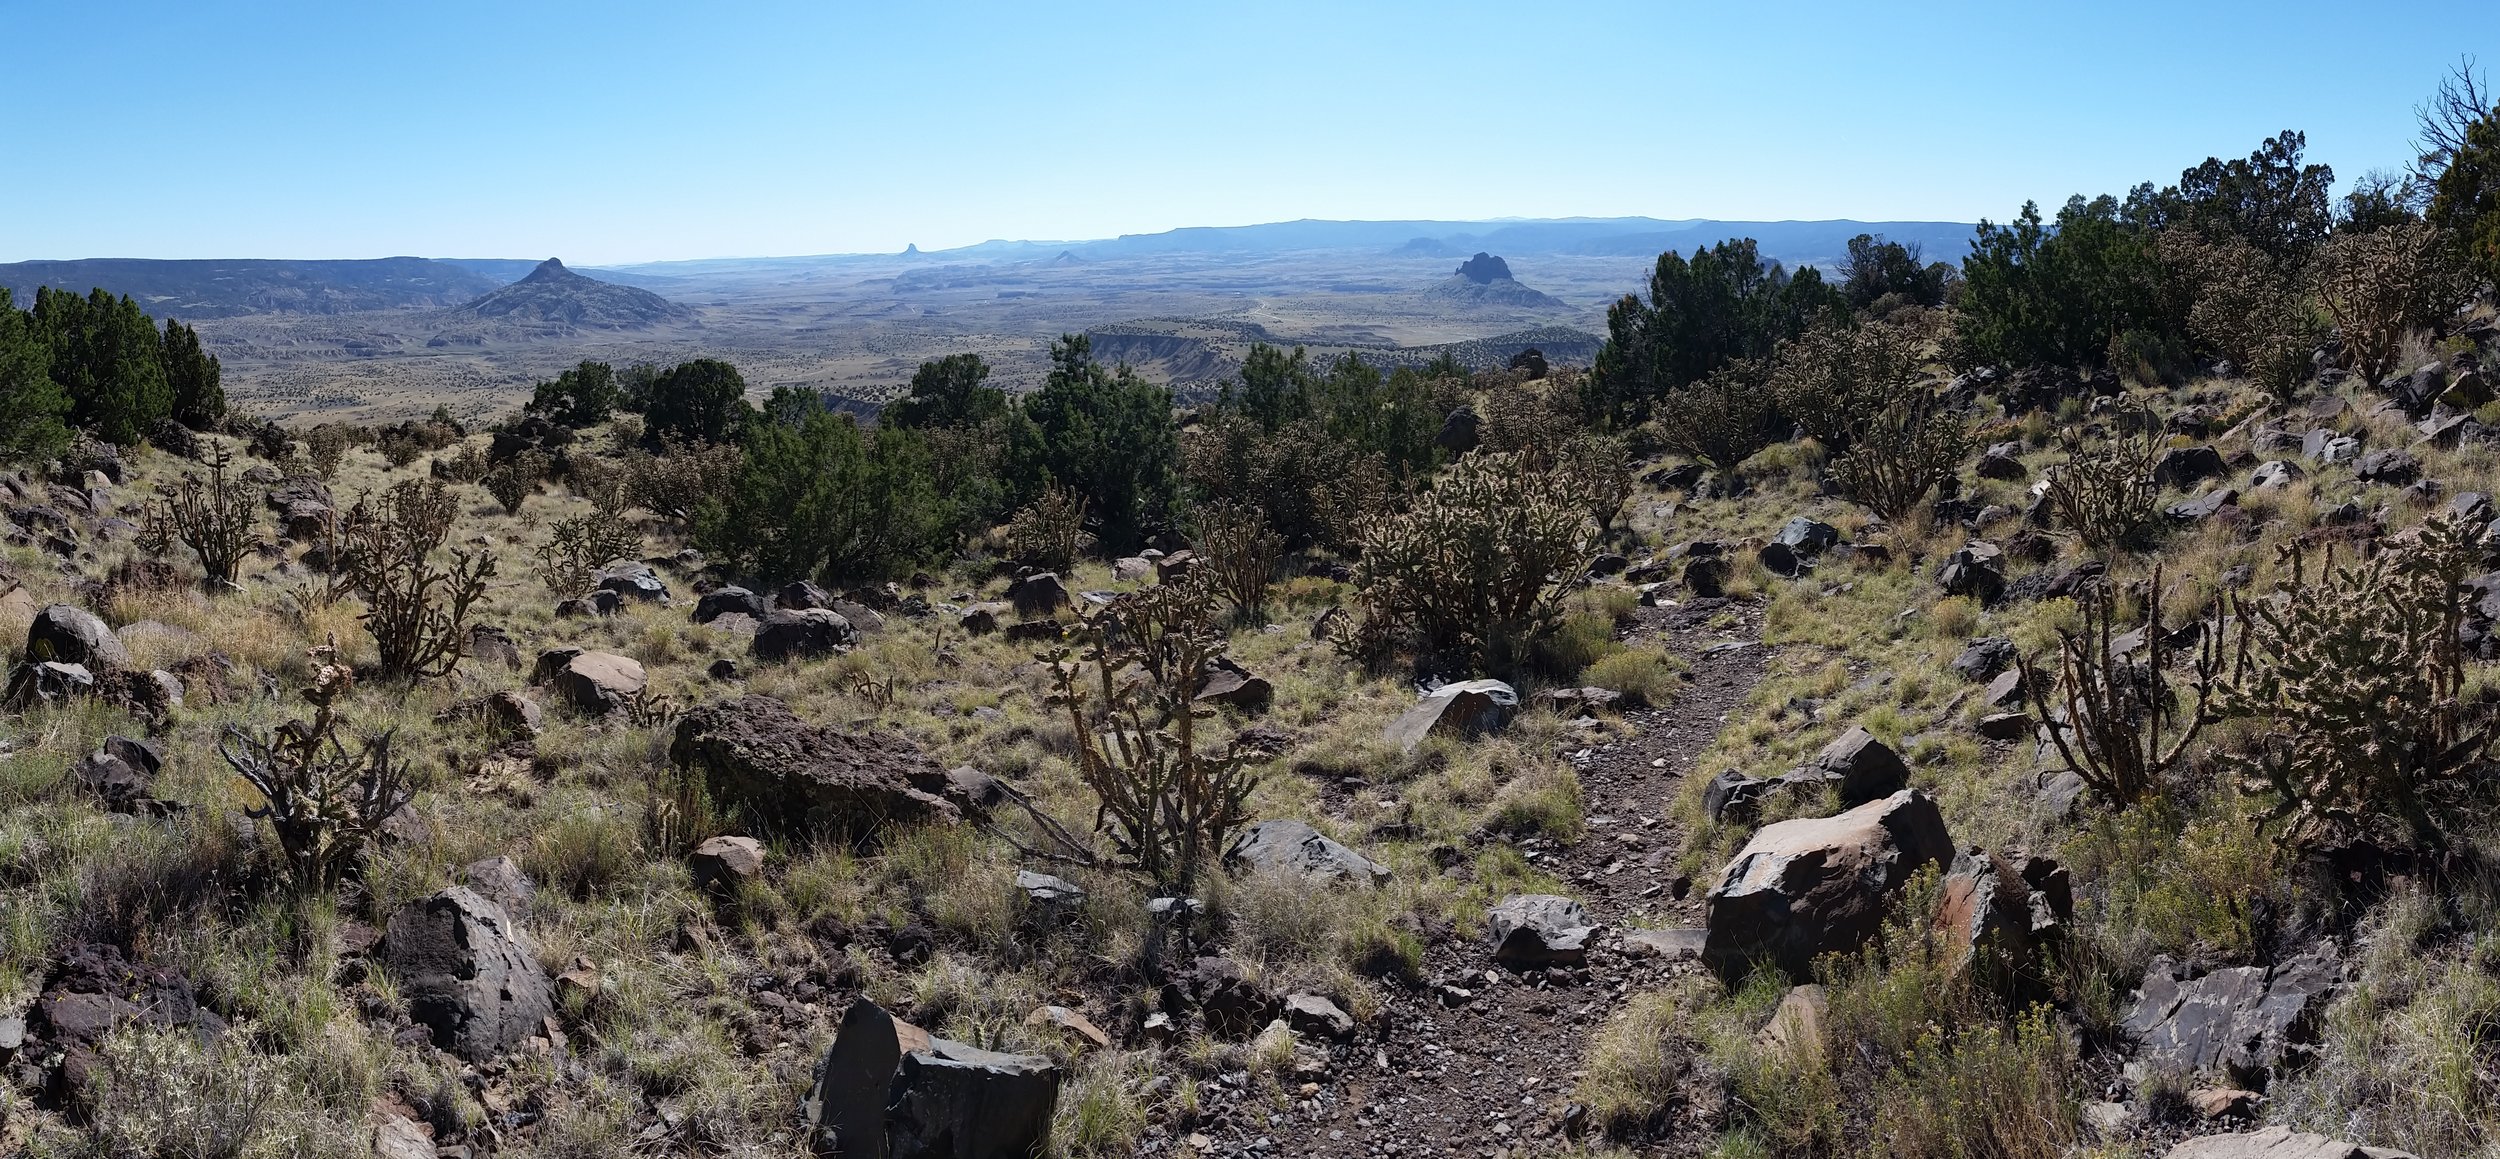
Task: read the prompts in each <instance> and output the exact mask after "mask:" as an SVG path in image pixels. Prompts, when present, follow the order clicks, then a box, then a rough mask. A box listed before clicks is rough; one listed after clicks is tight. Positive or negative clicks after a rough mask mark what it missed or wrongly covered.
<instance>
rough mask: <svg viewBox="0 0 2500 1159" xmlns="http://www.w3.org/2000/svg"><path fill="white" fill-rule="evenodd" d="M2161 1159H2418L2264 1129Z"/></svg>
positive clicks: (2192, 1144) (2188, 1144)
mask: <svg viewBox="0 0 2500 1159" xmlns="http://www.w3.org/2000/svg"><path fill="white" fill-rule="evenodd" d="M2164 1159H2418V1157H2417V1156H2415V1155H2414V1154H2413V1152H2411V1151H2399V1150H2397V1149H2395V1148H2393V1147H2364V1146H2361V1145H2360V1144H2358V1143H2346V1142H2342V1141H2340V1140H2336V1139H2329V1138H2327V1137H2326V1136H2324V1135H2312V1134H2310V1133H2308V1132H2306V1131H2295V1130H2293V1129H2291V1128H2290V1127H2268V1128H2266V1129H2265V1130H2262V1131H2242V1132H2237V1133H2234V1134H2229V1135H2206V1136H2204V1137H2202V1138H2198V1139H2189V1140H2187V1141H2185V1142H2182V1143H2180V1144H2179V1145H2178V1146H2176V1147H2172V1148H2171V1149H2170V1150H2169V1151H2168V1152H2167V1153H2165V1156H2164Z"/></svg>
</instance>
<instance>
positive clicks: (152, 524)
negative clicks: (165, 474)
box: [138, 444, 260, 583]
mask: <svg viewBox="0 0 2500 1159" xmlns="http://www.w3.org/2000/svg"><path fill="white" fill-rule="evenodd" d="M233 462H234V456H232V455H231V454H228V453H227V451H226V448H225V447H224V446H222V445H216V444H211V445H210V447H209V450H208V476H207V478H205V479H203V478H201V477H200V476H198V475H191V474H186V475H184V476H183V478H182V482H181V483H179V484H175V485H173V486H169V487H165V488H163V489H162V490H163V496H162V497H161V498H159V499H157V500H155V501H153V502H150V503H149V504H148V508H147V514H146V516H145V517H144V518H143V519H142V520H141V524H140V529H139V539H138V542H139V547H140V549H141V550H143V551H146V552H148V553H149V554H151V555H162V554H164V553H165V552H167V551H169V550H171V549H172V547H173V545H174V544H175V543H177V542H178V543H180V544H182V545H183V546H184V547H188V548H190V549H191V552H192V554H194V555H197V556H199V557H200V570H202V571H204V572H206V573H208V579H209V582H210V583H232V582H234V577H235V572H236V571H237V570H238V569H239V568H241V567H242V565H243V557H244V555H245V554H247V553H249V552H250V551H251V550H252V548H253V547H254V546H256V545H257V544H258V543H259V542H260V533H259V523H260V515H259V512H260V503H259V501H258V497H257V496H256V495H254V494H253V492H252V489H251V488H250V487H247V486H245V485H243V483H242V481H241V480H239V479H232V478H228V477H227V476H226V468H227V467H229V466H231V465H232V464H233Z"/></svg>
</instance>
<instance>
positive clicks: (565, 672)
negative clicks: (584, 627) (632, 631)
mask: <svg viewBox="0 0 2500 1159" xmlns="http://www.w3.org/2000/svg"><path fill="white" fill-rule="evenodd" d="M534 682H535V683H539V684H544V685H547V686H549V687H551V688H553V689H555V691H556V693H557V695H559V696H562V697H563V698H564V700H565V702H566V703H568V704H570V705H572V706H573V707H575V708H577V709H580V710H581V711H583V712H590V713H606V712H614V711H617V710H619V709H622V708H624V707H625V706H626V705H628V704H630V703H632V702H633V701H634V700H635V698H637V697H639V696H641V695H642V690H643V686H644V684H645V678H644V676H643V673H642V664H641V662H639V661H636V660H633V659H630V658H628V657H624V656H618V655H616V654H614V653H610V652H585V651H583V650H581V649H579V648H550V649H548V650H547V651H544V652H541V653H539V654H538V665H537V667H536V669H535V670H534Z"/></svg>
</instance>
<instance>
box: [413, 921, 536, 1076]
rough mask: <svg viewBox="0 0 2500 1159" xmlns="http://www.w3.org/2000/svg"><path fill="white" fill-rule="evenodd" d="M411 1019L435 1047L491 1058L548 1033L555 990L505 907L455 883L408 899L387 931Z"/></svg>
mask: <svg viewBox="0 0 2500 1159" xmlns="http://www.w3.org/2000/svg"><path fill="white" fill-rule="evenodd" d="M382 943H383V947H384V961H385V964H386V965H387V968H388V969H389V971H390V974H391V978H392V980H393V981H394V982H396V983H397V984H398V987H399V993H400V994H401V996H403V997H404V998H406V999H407V1002H408V1017H409V1019H410V1020H411V1021H413V1022H415V1023H417V1024H418V1025H420V1026H424V1027H425V1028H427V1029H428V1030H429V1031H431V1032H432V1034H433V1039H434V1045H435V1046H436V1047H438V1048H440V1049H443V1050H447V1051H450V1052H451V1053H453V1054H456V1055H458V1056H460V1057H461V1058H463V1059H466V1060H468V1061H470V1062H486V1061H488V1060H490V1059H493V1058H495V1057H496V1056H498V1055H501V1054H503V1053H504V1052H506V1051H509V1050H511V1049H512V1048H513V1047H515V1046H518V1045H520V1043H521V1040H523V1039H525V1038H529V1037H530V1036H532V1035H538V1034H544V1033H546V1026H547V1019H548V1017H549V1016H550V1015H552V1014H554V1013H555V998H554V991H553V989H552V988H551V987H550V986H549V984H548V981H547V975H546V972H545V971H543V970H541V969H539V966H538V959H537V958H536V957H534V956H532V954H531V953H530V948H529V946H528V945H527V943H525V942H523V941H522V940H521V936H520V931H519V930H517V929H516V928H514V926H513V924H512V919H511V918H510V917H508V916H506V915H505V913H504V910H503V907H502V906H499V905H496V904H495V903H494V902H492V901H489V900H487V899H486V898H484V897H481V896H479V895H478V894H477V893H476V892H475V891H472V890H469V889H466V888H463V887H459V886H454V887H452V888H450V889H446V890H443V891H442V892H440V893H437V894H435V895H433V896H432V897H427V898H421V899H419V900H417V901H412V902H409V903H408V904H406V905H403V906H401V907H400V908H399V911H398V912H397V913H394V914H392V915H391V920H390V925H389V928H388V929H387V930H385V931H384V933H383V936H382Z"/></svg>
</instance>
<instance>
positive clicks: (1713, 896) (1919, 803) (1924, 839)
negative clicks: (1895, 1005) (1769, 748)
mask: <svg viewBox="0 0 2500 1159" xmlns="http://www.w3.org/2000/svg"><path fill="white" fill-rule="evenodd" d="M1953 855H1954V850H1953V841H1952V838H1951V837H1950V836H1948V835H1947V834H1946V832H1945V827H1944V817H1943V816H1942V815H1941V814H1940V813H1938V812H1937V811H1936V803H1935V802H1934V801H1932V800H1929V799H1928V797H1927V795H1926V794H1924V793H1921V792H1919V791H1918V790H1915V789H1903V790H1902V791H1900V792H1898V793H1894V794H1893V795H1892V796H1890V797H1886V798H1884V799H1883V800H1880V801H1871V802H1868V803H1867V804H1864V805H1860V806H1858V807H1857V808H1855V809H1852V810H1850V811H1848V812H1846V813H1842V814H1840V815H1839V816H1837V817H1818V818H1805V819H1799V820H1794V821H1782V822H1779V823H1778V824H1775V825H1766V826H1764V827H1763V828H1762V830H1761V831H1760V832H1757V833H1755V834H1754V835H1753V839H1752V840H1751V841H1749V842H1747V843H1746V844H1745V848H1744V850H1743V851H1742V852H1739V853H1738V854H1737V855H1736V858H1735V860H1733V861H1730V862H1729V863H1728V866H1727V869H1726V871H1725V872H1724V873H1722V874H1721V875H1720V879H1719V884H1718V885H1716V886H1714V887H1712V889H1711V890H1710V894H1709V899H1708V901H1709V908H1710V920H1709V930H1710V936H1709V942H1708V943H1707V945H1706V946H1705V948H1704V950H1703V957H1704V958H1705V959H1706V960H1707V961H1708V962H1709V964H1710V965H1711V967H1712V968H1713V969H1715V970H1717V971H1718V972H1719V973H1720V974H1721V976H1723V977H1742V976H1743V975H1744V974H1745V973H1746V972H1747V971H1749V970H1750V969H1751V968H1752V965H1753V963H1755V962H1757V961H1762V960H1768V961H1771V962H1773V963H1776V964H1777V965H1778V966H1779V967H1780V968H1781V969H1783V970H1785V971H1787V972H1788V973H1789V975H1790V976H1792V977H1796V978H1807V977H1811V975H1812V970H1813V963H1814V959H1815V958H1816V957H1817V956H1819V955H1821V954H1825V953H1830V952H1834V951H1839V952H1844V953H1846V952H1849V951H1853V950H1856V949H1857V948H1859V947H1860V946H1863V945H1865V944H1866V941H1867V939H1869V938H1871V937H1873V936H1875V934H1876V932H1877V931H1878V930H1879V929H1881V928H1882V925H1883V921H1884V917H1885V915H1886V913H1887V912H1888V911H1889V909H1890V908H1891V905H1892V899H1893V894H1894V893H1895V892H1897V891H1898V890H1899V888H1900V887H1901V885H1902V884H1903V883H1905V882H1907V881H1908V880H1909V878H1910V875H1911V874H1913V873H1915V872H1917V871H1918V870H1919V869H1921V868H1923V867H1925V866H1929V865H1942V864H1944V863H1946V862H1948V861H1949V860H1951V859H1952V857H1953Z"/></svg>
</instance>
